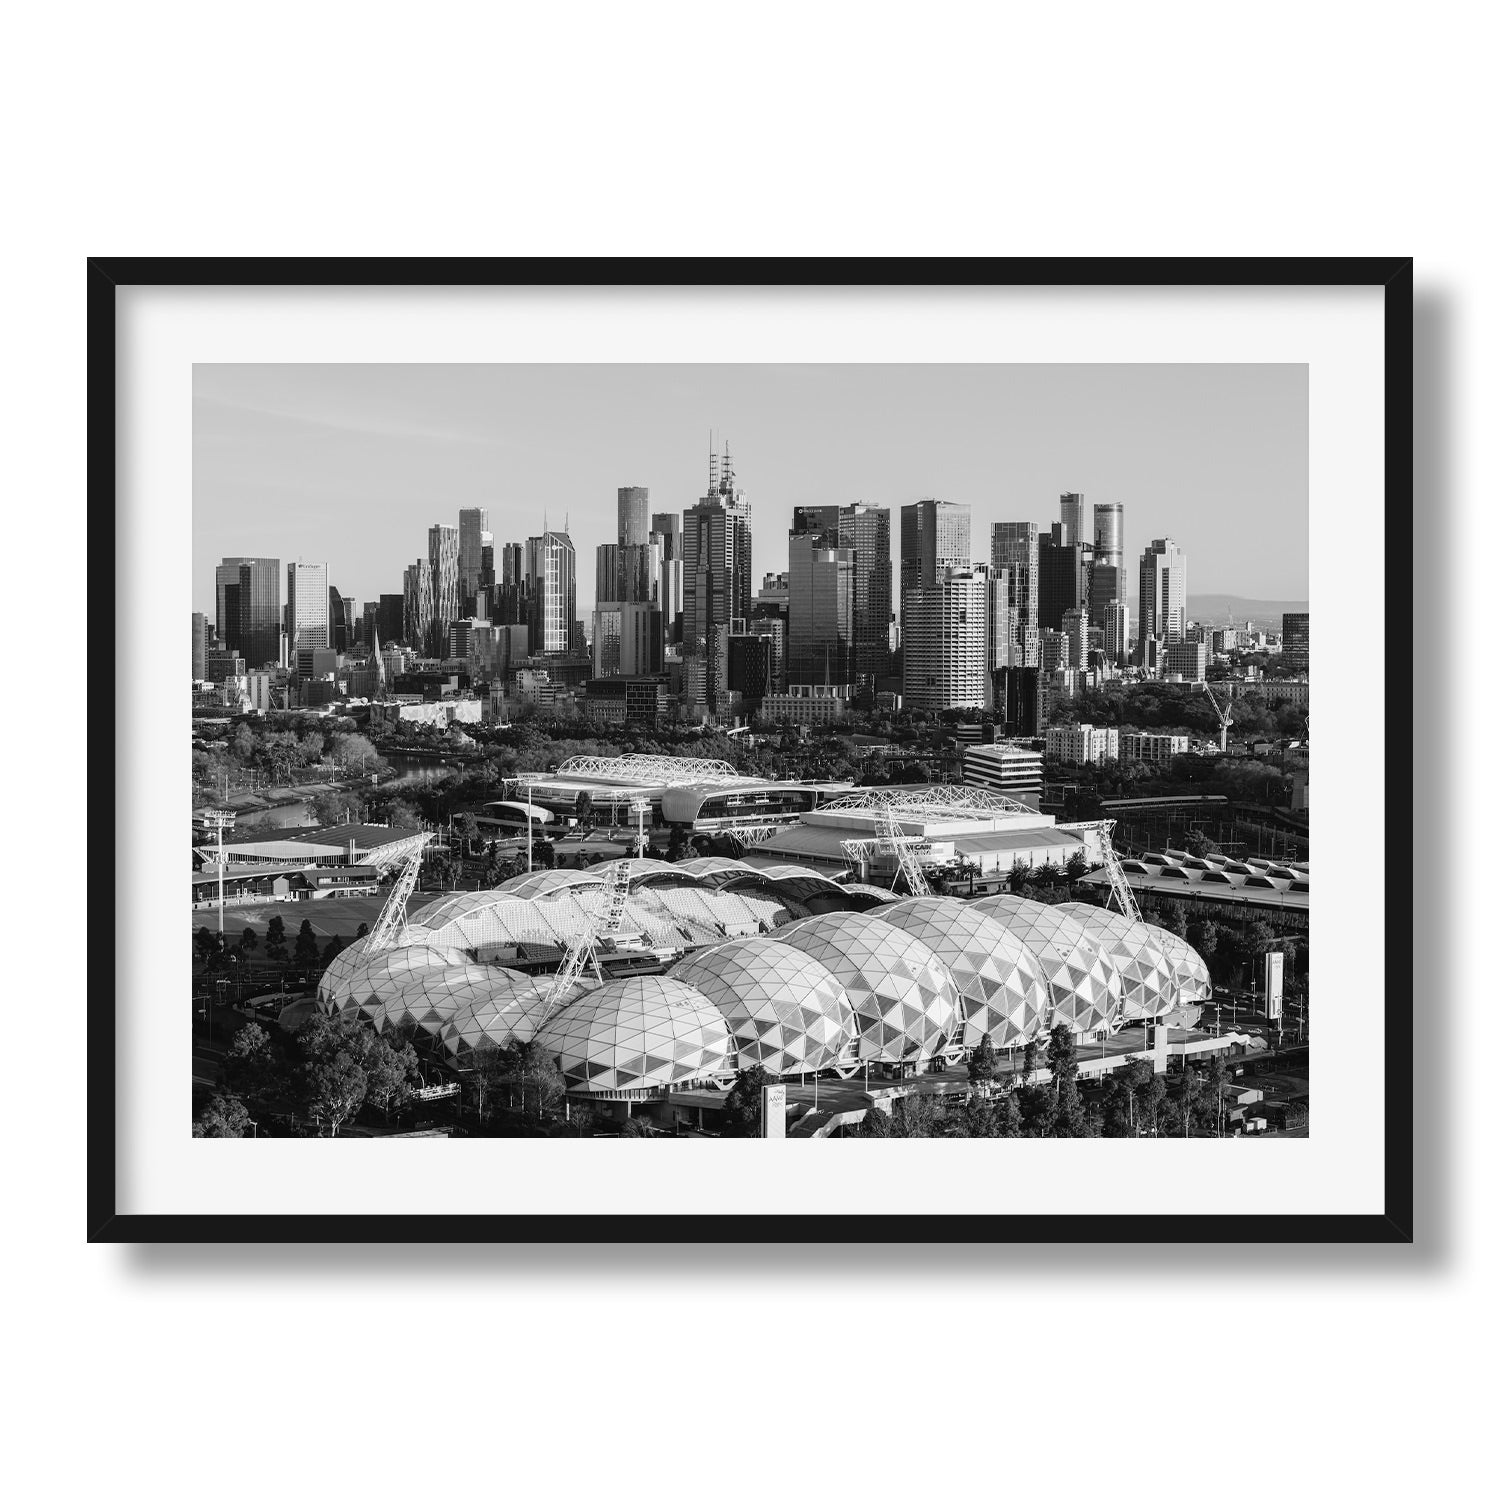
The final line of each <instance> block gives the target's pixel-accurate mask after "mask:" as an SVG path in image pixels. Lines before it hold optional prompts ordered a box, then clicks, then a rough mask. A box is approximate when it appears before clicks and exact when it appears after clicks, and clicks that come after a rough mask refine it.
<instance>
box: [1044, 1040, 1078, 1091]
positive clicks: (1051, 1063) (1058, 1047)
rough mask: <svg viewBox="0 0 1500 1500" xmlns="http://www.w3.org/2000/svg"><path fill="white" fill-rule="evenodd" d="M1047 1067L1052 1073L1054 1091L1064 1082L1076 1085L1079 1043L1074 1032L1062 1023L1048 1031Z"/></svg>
mask: <svg viewBox="0 0 1500 1500" xmlns="http://www.w3.org/2000/svg"><path fill="white" fill-rule="evenodd" d="M1047 1068H1048V1071H1049V1072H1050V1073H1051V1074H1052V1092H1053V1093H1054V1094H1055V1093H1057V1092H1059V1090H1060V1089H1061V1088H1062V1086H1063V1085H1064V1084H1073V1085H1074V1086H1076V1084H1077V1079H1078V1044H1077V1042H1076V1041H1075V1040H1074V1039H1073V1033H1072V1032H1071V1031H1070V1030H1069V1029H1068V1028H1067V1027H1066V1026H1063V1025H1061V1024H1059V1025H1056V1026H1054V1027H1053V1028H1052V1030H1051V1031H1049V1032H1048V1033H1047Z"/></svg>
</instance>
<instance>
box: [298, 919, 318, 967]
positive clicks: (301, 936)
mask: <svg viewBox="0 0 1500 1500" xmlns="http://www.w3.org/2000/svg"><path fill="white" fill-rule="evenodd" d="M292 959H293V961H294V962H295V963H296V965H297V967H298V968H299V969H310V968H312V967H313V966H314V965H315V964H316V963H317V961H318V938H317V934H316V933H314V932H313V927H312V923H311V922H310V921H309V920H308V919H307V918H306V917H303V919H302V925H301V926H300V927H299V928H298V929H297V943H296V946H295V947H294V948H293V949H292Z"/></svg>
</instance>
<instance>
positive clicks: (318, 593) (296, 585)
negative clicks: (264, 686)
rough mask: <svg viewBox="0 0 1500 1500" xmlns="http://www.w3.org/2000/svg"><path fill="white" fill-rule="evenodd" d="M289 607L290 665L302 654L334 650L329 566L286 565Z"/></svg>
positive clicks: (288, 644) (288, 657) (298, 563)
mask: <svg viewBox="0 0 1500 1500" xmlns="http://www.w3.org/2000/svg"><path fill="white" fill-rule="evenodd" d="M286 606H287V608H286V620H287V660H288V661H296V660H297V653H298V652H299V651H307V650H310V649H312V648H314V647H321V648H323V649H324V650H327V649H329V648H330V647H331V646H332V644H333V632H332V629H331V622H330V620H329V617H328V564H327V563H303V562H294V563H288V564H287V565H286ZM241 654H243V653H241ZM247 660H248V658H247ZM257 665H259V664H258V663H257Z"/></svg>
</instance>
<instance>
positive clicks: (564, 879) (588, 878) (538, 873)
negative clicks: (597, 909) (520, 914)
mask: <svg viewBox="0 0 1500 1500" xmlns="http://www.w3.org/2000/svg"><path fill="white" fill-rule="evenodd" d="M598 871H599V866H598V865H591V866H590V867H589V868H588V869H587V870H532V871H531V873H530V874H528V875H512V876H511V877H510V879H509V880H502V881H501V882H500V884H499V885H497V886H495V887H494V889H495V890H497V891H504V892H505V894H506V895H507V896H519V897H521V898H522V899H523V900H527V901H530V900H532V899H533V898H534V897H537V896H550V895H551V894H552V893H553V892H554V891H566V890H571V889H572V888H573V887H574V886H578V885H598V884H599V883H600V881H601V880H602V879H603V877H602V876H601V875H600V874H599V873H598ZM420 915H421V918H422V921H423V922H424V923H427V924H428V925H429V926H433V927H436V926H438V925H439V924H438V923H437V922H435V921H432V920H431V918H429V916H428V914H427V911H426V909H425V908H424V909H423V910H422V912H421V913H420Z"/></svg>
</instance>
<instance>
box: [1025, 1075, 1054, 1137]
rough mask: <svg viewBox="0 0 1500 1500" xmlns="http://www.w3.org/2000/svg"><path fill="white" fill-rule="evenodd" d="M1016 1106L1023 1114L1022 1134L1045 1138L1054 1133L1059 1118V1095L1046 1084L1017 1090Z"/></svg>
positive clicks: (1026, 1086)
mask: <svg viewBox="0 0 1500 1500" xmlns="http://www.w3.org/2000/svg"><path fill="white" fill-rule="evenodd" d="M1015 1099H1016V1104H1017V1106H1018V1107H1019V1109H1020V1112H1021V1134H1022V1135H1026V1136H1045V1135H1050V1134H1051V1133H1052V1125H1053V1122H1054V1121H1055V1120H1056V1118H1057V1095H1056V1094H1055V1093H1053V1091H1052V1090H1051V1089H1049V1088H1048V1087H1047V1086H1046V1084H1042V1083H1028V1084H1025V1085H1023V1086H1022V1087H1021V1088H1019V1089H1017V1090H1016V1094H1015Z"/></svg>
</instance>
